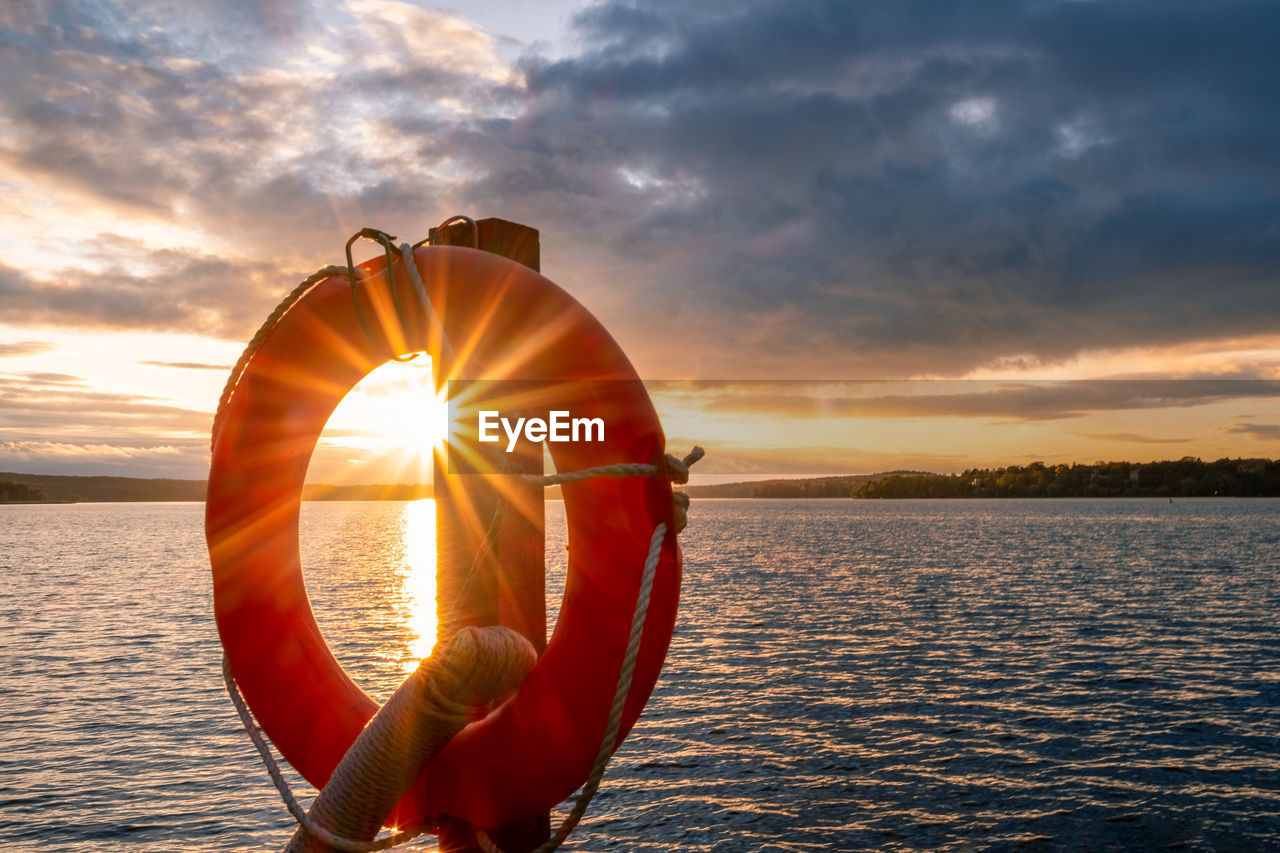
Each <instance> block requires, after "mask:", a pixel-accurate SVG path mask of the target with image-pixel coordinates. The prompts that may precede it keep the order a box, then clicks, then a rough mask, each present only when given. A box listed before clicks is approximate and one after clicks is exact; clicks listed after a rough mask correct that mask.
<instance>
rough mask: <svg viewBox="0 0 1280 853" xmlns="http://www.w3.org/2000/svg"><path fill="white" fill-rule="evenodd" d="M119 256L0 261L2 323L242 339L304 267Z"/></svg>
mask: <svg viewBox="0 0 1280 853" xmlns="http://www.w3.org/2000/svg"><path fill="white" fill-rule="evenodd" d="M129 266H131V267H133V269H128V268H127V267H125V266H124V265H123V264H119V265H115V264H112V265H109V266H107V267H106V268H104V269H102V270H97V271H89V270H84V269H76V268H64V269H60V270H55V271H43V270H42V271H41V274H42V276H48V278H43V277H42V278H36V277H35V276H34V275H32V274H31V273H28V272H26V271H23V270H17V269H14V268H12V267H6V266H4V265H3V264H0V303H3V305H4V306H5V313H4V318H5V321H6V322H8V323H58V324H63V325H78V326H84V327H90V326H107V327H115V328H128V329H154V330H162V331H178V332H197V333H204V334H208V335H213V336H221V337H227V338H231V339H240V338H243V337H245V336H246V335H250V334H252V333H253V330H254V329H255V328H256V327H257V325H258V324H259V323H260V322H261V320H262V317H263V316H265V315H266V313H267V312H268V311H270V309H271V306H272V305H273V304H274V302H275V301H276V300H278V299H279V297H280V296H282V295H283V294H284V293H286V292H288V287H289V286H290V285H287V284H286V283H287V282H290V281H293V282H295V283H296V281H298V280H301V279H302V278H303V277H304V276H305V275H306V273H305V272H302V271H301V270H299V271H296V272H289V271H284V270H282V269H280V268H279V267H276V266H274V265H273V263H272V262H271V261H261V262H259V261H248V260H227V259H222V258H216V257H211V256H208V255H199V254H194V253H192V254H188V253H182V252H176V251H171V250H161V251H144V250H135V251H133V252H131V257H130V258H129Z"/></svg>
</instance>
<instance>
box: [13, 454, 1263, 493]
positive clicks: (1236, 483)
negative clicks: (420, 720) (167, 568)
mask: <svg viewBox="0 0 1280 853" xmlns="http://www.w3.org/2000/svg"><path fill="white" fill-rule="evenodd" d="M205 490H206V488H205V481H204V480H177V479H169V478H149V479H148V478H140V477H91V476H76V475H65V474H18V473H11V472H0V504H6V503H8V504H35V503H121V502H152V501H160V502H169V501H203V500H204V499H205ZM685 491H687V492H688V493H689V496H690V497H693V498H852V499H879V498H896V499H930V498H950V499H955V498H1042V497H1047V498H1069V497H1082V498H1094V497H1131V498H1132V497H1149V498H1166V497H1168V498H1179V497H1182V498H1187V497H1280V462H1278V461H1276V460H1269V459H1243V458H1234V459H1233V458H1224V459H1218V460H1215V461H1213V462H1204V461H1202V460H1200V459H1196V458H1191V457H1184V458H1183V459H1180V460H1176V461H1174V460H1169V461H1163V462H1149V463H1142V464H1138V463H1129V462H1096V463H1094V464H1092V465H1080V464H1077V463H1072V464H1070V465H1067V464H1059V465H1045V464H1043V463H1039V462H1033V463H1032V464H1030V465H1025V466H1019V465H1011V466H1006V467H1003V468H983V469H970V470H968V471H964V472H961V473H959V474H932V473H928V472H921V471H887V472H883V473H879V474H843V475H838V476H829V477H809V478H804V479H779V478H775V479H768V480H747V481H742V482H737V483H721V484H717V485H706V486H687V487H685ZM431 496H432V489H431V486H430V485H427V484H418V483H378V484H368V485H357V486H338V485H332V484H328V483H308V484H307V485H306V486H305V487H304V489H303V495H302V499H303V500H306V501H334V500H357V501H370V500H374V501H377V500H400V501H403V500H420V499H422V498H429V497H431ZM556 496H558V492H548V498H550V499H554V498H555V497H556Z"/></svg>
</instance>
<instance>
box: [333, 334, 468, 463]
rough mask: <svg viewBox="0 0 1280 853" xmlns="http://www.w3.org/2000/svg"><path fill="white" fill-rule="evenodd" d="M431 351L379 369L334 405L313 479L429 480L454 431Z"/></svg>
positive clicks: (390, 363) (389, 363)
mask: <svg viewBox="0 0 1280 853" xmlns="http://www.w3.org/2000/svg"><path fill="white" fill-rule="evenodd" d="M448 422H449V416H448V405H447V404H446V402H445V399H444V394H443V393H437V391H436V388H435V385H434V383H433V381H432V375H431V359H430V357H428V356H426V355H422V356H419V357H418V358H416V359H414V360H413V361H409V362H396V361H389V362H387V363H386V364H383V365H382V366H381V367H378V368H376V369H374V370H373V371H372V372H370V373H369V374H368V375H367V376H365V378H364V379H362V380H361V381H360V382H359V383H358V384H357V385H356V386H355V387H354V388H352V389H351V390H350V391H349V392H347V395H346V397H344V398H343V399H342V402H341V403H339V404H338V407H337V408H336V409H334V411H333V414H332V415H330V416H329V421H328V423H326V424H325V428H324V431H323V432H322V433H321V434H320V440H319V442H318V443H317V445H316V450H315V453H314V454H313V456H312V460H311V466H310V469H309V471H308V479H309V480H311V481H312V482H333V483H351V484H357V483H359V484H364V483H426V482H428V481H430V479H431V465H432V462H431V460H432V454H433V452H434V451H435V450H436V449H437V448H438V447H440V446H441V445H442V444H443V442H444V440H445V436H446V434H447V430H448Z"/></svg>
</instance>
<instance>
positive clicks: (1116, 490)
mask: <svg viewBox="0 0 1280 853" xmlns="http://www.w3.org/2000/svg"><path fill="white" fill-rule="evenodd" d="M1213 495H1222V496H1234V497H1276V496H1280V462H1278V461H1275V460H1267V459H1218V460H1216V461H1214V462H1205V461H1202V460H1201V459H1198V458H1196V457H1191V456H1187V457H1183V458H1182V459H1179V460H1177V461H1164V462H1145V463H1141V464H1139V463H1131V462H1097V463H1094V464H1093V465H1082V464H1079V463H1072V464H1071V465H1066V464H1059V465H1046V464H1045V463H1043V462H1032V463H1031V464H1030V465H1025V466H1023V465H1009V466H1007V467H1004V468H971V469H969V470H967V471H964V472H962V473H959V474H916V473H910V474H886V475H882V476H879V477H875V478H873V479H871V480H868V481H866V482H863V483H858V484H856V485H854V486H853V488H852V489H851V491H850V496H851V497H854V498H1039V497H1048V498H1071V497H1085V498H1093V497H1159V498H1163V497H1208V496H1213Z"/></svg>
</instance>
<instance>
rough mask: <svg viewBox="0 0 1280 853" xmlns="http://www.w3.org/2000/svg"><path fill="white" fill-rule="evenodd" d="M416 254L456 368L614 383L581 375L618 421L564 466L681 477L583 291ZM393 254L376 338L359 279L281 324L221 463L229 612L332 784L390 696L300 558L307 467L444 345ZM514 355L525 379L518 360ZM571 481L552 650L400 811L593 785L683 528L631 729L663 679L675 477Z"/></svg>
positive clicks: (288, 744)
mask: <svg viewBox="0 0 1280 853" xmlns="http://www.w3.org/2000/svg"><path fill="white" fill-rule="evenodd" d="M414 260H415V263H416V265H417V268H418V270H419V272H420V273H421V276H422V280H423V281H424V283H425V285H426V290H427V295H428V298H429V300H430V303H431V304H432V305H433V306H434V307H435V310H436V311H437V312H438V315H439V317H440V319H441V322H442V324H443V328H444V332H445V334H446V335H447V337H448V338H449V339H450V340H452V341H453V342H454V344H455V346H457V348H458V355H457V357H458V358H460V359H463V360H464V362H463V363H462V364H460V365H459V366H458V367H457V368H456V375H459V376H462V377H466V378H474V379H499V380H506V379H520V380H552V381H556V382H567V381H570V380H606V381H604V382H600V383H595V382H583V383H580V384H581V385H582V387H583V388H584V389H587V388H589V389H591V391H590V393H588V394H584V395H581V397H580V399H576V400H573V401H571V405H572V407H573V409H574V414H575V415H577V414H582V415H587V416H590V417H603V418H604V420H605V423H606V425H607V429H606V431H605V440H604V441H603V442H582V441H579V442H573V443H561V444H551V445H549V446H550V449H551V455H552V458H553V460H554V462H555V465H556V468H557V469H558V470H561V471H569V470H577V469H582V468H589V467H593V466H596V465H606V464H612V463H616V462H641V463H647V464H652V465H656V466H658V468H657V470H659V471H662V470H665V468H664V466H663V459H664V451H665V446H664V444H665V441H664V437H663V434H662V429H661V426H660V425H659V423H658V418H657V415H656V413H655V412H654V410H653V406H652V404H651V402H650V401H649V398H648V395H647V394H646V393H645V391H644V389H643V386H642V385H641V384H640V382H639V380H638V378H637V376H636V373H635V371H634V369H633V368H632V367H631V364H630V363H629V362H628V361H627V358H626V357H625V356H624V355H623V353H622V351H621V349H620V348H619V347H618V345H617V344H616V343H615V342H614V340H613V339H612V338H611V337H610V336H609V334H608V332H606V331H605V329H604V328H603V327H602V326H601V325H600V323H599V322H598V321H597V320H596V319H595V318H594V317H592V316H591V314H590V313H589V312H588V311H587V310H586V309H585V308H583V307H582V306H581V305H580V304H579V303H578V302H577V301H575V300H574V299H573V298H572V297H571V296H569V295H568V294H567V293H565V292H564V291H563V290H561V289H560V288H559V287H557V286H556V285H555V284H553V283H552V282H551V281H549V280H548V279H546V278H544V277H542V276H541V275H539V274H537V273H535V272H533V271H532V270H530V269H528V268H526V267H523V266H521V265H519V264H516V263H514V262H512V261H508V260H506V259H504V258H501V257H499V256H496V255H493V254H489V253H486V252H480V251H477V250H474V249H465V248H457V247H445V246H434V247H433V246H428V247H422V248H418V249H416V250H415V251H414ZM383 267H384V261H383V260H382V259H381V258H379V259H376V260H375V261H372V262H369V263H366V264H363V265H361V269H362V270H363V273H362V276H363V278H364V282H363V283H362V285H361V289H360V294H361V299H362V300H363V301H364V302H365V305H366V308H365V310H364V311H363V312H362V313H363V314H364V316H365V321H366V322H367V323H368V325H369V329H370V332H371V334H370V333H366V331H365V329H364V328H363V327H362V325H361V322H360V320H359V319H358V318H357V316H356V313H355V312H354V311H353V310H352V296H351V293H350V290H349V287H348V281H347V278H346V277H345V276H343V275H336V276H331V277H329V278H327V279H325V280H324V281H321V282H319V283H318V284H316V285H315V286H314V287H313V288H312V289H311V290H309V291H308V292H306V293H305V295H303V296H302V297H301V298H300V299H299V301H298V302H297V303H295V304H294V305H293V306H292V307H290V308H289V310H288V311H287V312H286V313H285V314H284V315H283V316H282V317H281V318H280V319H279V321H278V323H277V324H276V325H275V326H274V327H273V328H272V329H271V330H270V332H269V333H267V335H266V336H265V338H264V339H263V340H262V341H261V344H260V346H259V347H258V349H257V350H256V352H255V353H254V355H253V357H252V358H251V359H250V361H249V363H248V365H247V366H246V368H245V370H244V373H243V374H242V375H241V377H240V379H239V382H238V383H237V385H236V387H235V390H234V392H233V393H232V395H231V396H230V398H229V399H228V400H227V402H226V404H225V409H224V417H223V418H222V419H221V420H220V422H219V425H218V427H217V432H216V434H215V436H214V445H213V459H212V463H211V466H210V470H209V487H208V498H207V504H206V517H205V528H206V535H207V538H208V544H209V556H210V561H211V563H212V568H213V590H214V611H215V615H216V618H217V624H218V632H219V634H220V635H221V639H222V645H223V648H224V650H225V652H226V656H227V660H228V663H229V665H230V668H231V672H232V674H233V675H234V677H235V679H236V681H237V682H238V684H239V686H240V689H241V691H242V692H243V695H244V697H245V699H246V700H247V702H248V704H249V707H250V708H251V709H252V710H253V713H254V715H255V716H256V717H257V718H258V721H259V723H260V725H261V726H262V729H263V730H264V731H265V732H266V734H267V735H268V736H269V737H270V738H271V740H272V741H273V742H274V743H275V745H276V747H277V749H279V751H280V752H281V754H282V755H284V757H285V758H286V759H287V760H288V761H289V763H290V764H292V765H293V766H294V768H295V769H297V770H298V772H300V773H301V774H302V775H303V776H304V777H305V778H306V779H307V780H308V781H309V782H310V783H311V784H313V785H315V786H317V787H321V786H323V785H324V783H325V782H326V781H327V780H328V778H329V775H330V774H331V773H332V772H333V769H334V767H335V766H336V765H337V764H338V761H339V760H340V759H341V758H342V756H343V754H344V753H345V752H346V750H347V748H348V746H350V744H351V743H352V741H354V740H355V738H356V735H357V734H358V733H359V732H360V730H361V729H362V728H363V727H364V725H365V723H366V722H368V720H369V719H370V717H372V716H373V714H374V713H375V712H376V711H377V707H378V706H377V704H376V703H375V702H374V701H373V700H372V699H370V698H369V697H368V696H366V695H365V694H364V693H363V692H362V691H361V690H360V688H359V687H357V686H356V685H355V683H354V682H352V680H351V679H350V678H349V677H348V676H347V674H346V673H345V672H344V671H343V669H342V667H341V666H340V665H339V663H338V662H337V660H335V659H334V657H333V654H332V653H331V652H330V650H329V648H328V646H327V645H326V643H325V640H324V638H323V636H321V633H320V630H319V628H318V627H317V626H316V621H315V617H314V616H313V614H312V611H311V605H310V603H309V601H308V599H307V593H306V588H305V585H304V583H303V577H302V568H301V564H300V560H299V555H298V517H299V509H300V504H301V496H302V486H303V481H304V479H305V476H306V471H307V464H308V462H309V460H310V457H311V453H312V450H313V448H314V446H315V443H316V440H317V438H318V437H319V435H320V432H321V430H322V429H323V428H324V425H325V422H326V421H327V419H328V417H329V415H330V413H331V412H332V411H333V409H334V408H335V407H336V406H337V404H338V403H339V401H341V399H342V398H343V396H344V395H345V394H346V393H347V392H348V391H349V390H350V389H351V388H352V387H353V386H354V385H355V384H356V383H357V382H358V381H359V380H360V379H361V378H362V377H364V376H365V375H366V374H367V373H368V372H369V371H371V370H373V369H374V368H375V367H377V366H378V365H380V364H382V363H384V362H385V361H387V360H388V358H390V357H391V356H392V355H394V354H396V353H401V352H410V351H414V350H421V349H426V348H427V346H428V341H429V339H431V337H432V332H431V330H430V329H429V328H428V323H427V320H426V319H425V316H420V315H419V314H420V312H419V313H415V314H414V315H413V316H409V317H407V318H405V319H403V320H401V319H400V318H399V317H398V315H397V313H396V312H395V310H394V306H395V305H396V304H399V305H410V304H414V300H415V299H416V297H415V295H414V290H413V287H412V286H411V284H410V282H409V280H408V277H407V275H406V272H405V270H404V268H403V264H402V263H396V264H394V266H393V269H392V273H393V279H394V281H393V283H391V284H390V285H389V284H388V282H387V276H385V275H382V274H380V273H381V271H382V270H383ZM393 288H394V292H393ZM393 297H394V299H393ZM370 309H372V310H371V311H370ZM460 342H465V346H459V343H460ZM513 351H518V352H519V355H520V357H519V359H518V362H519V367H518V375H512V373H511V371H512V368H510V367H506V366H504V365H510V364H512V362H513V359H512V358H511V355H512V354H513ZM616 380H624V381H616ZM560 399H564V398H563V397H561V398H560ZM563 494H564V500H565V508H566V514H567V516H568V528H569V531H568V533H569V564H568V577H567V582H566V587H565V597H564V602H563V604H562V607H561V611H560V616H559V619H558V621H557V624H556V627H555V631H554V633H553V635H552V637H551V638H550V641H549V642H548V644H547V648H546V651H545V652H544V653H543V655H542V657H541V659H540V660H539V662H538V664H537V666H536V667H535V668H534V670H533V672H532V674H530V676H529V677H528V679H526V680H525V682H524V683H523V684H522V685H521V687H520V688H519V690H518V691H517V692H516V693H515V695H514V696H513V697H512V698H511V699H510V700H509V701H507V702H506V703H505V704H503V705H501V706H500V707H499V708H497V709H496V710H495V711H494V712H493V713H491V714H489V715H488V716H487V717H485V718H484V719H483V720H480V721H477V722H474V723H472V724H471V725H469V726H467V728H465V729H464V730H463V731H462V732H461V733H460V734H459V735H458V736H457V737H456V738H455V739H454V740H453V741H452V742H451V743H450V745H449V746H448V747H447V748H446V749H445V750H444V752H442V753H441V754H440V755H439V756H438V757H436V758H435V759H434V760H433V761H432V762H431V763H430V764H429V765H428V766H427V767H426V768H424V770H423V772H422V774H421V775H420V776H419V778H418V780H417V782H416V783H415V784H414V786H413V788H411V789H410V791H409V792H408V793H407V794H406V795H405V797H404V798H403V799H402V800H401V801H400V803H399V805H398V806H397V807H396V811H395V812H394V813H393V815H392V821H391V822H392V823H393V824H394V825H397V826H400V827H408V826H419V825H424V824H426V825H429V824H432V823H434V822H435V820H436V819H437V818H438V817H439V816H441V815H450V816H453V817H457V818H462V819H464V820H467V821H469V822H471V823H473V824H475V825H477V826H480V827H484V828H489V829H492V828H497V827H501V826H504V825H508V824H510V823H513V822H515V821H518V820H522V819H525V818H528V817H531V816H533V815H536V814H538V813H541V812H545V811H546V810H547V809H549V808H550V807H551V806H553V805H554V804H556V803H558V802H560V801H561V800H563V799H564V798H565V797H567V796H568V795H569V794H571V793H572V792H573V790H574V789H575V788H576V787H577V786H578V785H580V784H581V783H582V782H583V780H584V779H585V778H586V777H587V775H588V773H589V772H590V769H591V766H592V763H593V761H594V759H595V756H596V752H597V751H598V749H599V746H600V741H601V739H602V737H603V734H604V731H605V725H606V722H607V718H608V712H609V706H610V703H611V700H612V694H613V691H614V688H615V687H616V683H617V678H618V672H619V669H620V667H621V664H622V660H623V655H624V652H625V649H626V644H627V636H628V629H629V623H630V621H631V617H632V615H633V612H634V609H635V603H636V596H637V591H638V589H639V585H640V578H641V572H642V568H643V563H644V561H645V557H646V555H647V552H648V549H649V540H650V538H651V536H652V534H653V530H654V528H655V527H656V525H657V524H658V523H659V522H666V524H667V531H668V533H667V536H666V539H665V541H664V542H663V545H662V553H661V558H660V561H659V563H658V567H657V572H656V575H655V578H654V582H653V591H652V597H651V600H650V605H649V611H648V615H647V617H646V621H645V629H644V635H643V637H644V638H643V641H642V644H641V647H640V652H639V657H638V659H637V663H636V668H635V676H634V680H633V682H632V685H631V690H630V693H629V694H628V697H627V702H626V706H625V710H624V713H623V718H622V728H621V730H620V733H619V736H618V742H621V740H622V739H623V738H624V737H625V736H626V734H627V732H628V731H629V730H630V729H631V727H632V725H634V723H635V721H636V719H637V717H638V716H639V715H640V712H641V710H642V709H643V707H644V704H645V702H646V701H647V699H648V697H649V694H650V692H651V691H652V690H653V686H654V683H655V682H656V680H657V677H658V672H659V670H660V669H661V667H662V663H663V660H664V658H665V656H666V652H667V646H668V644H669V642H670V639H671V633H672V629H673V627H674V623H675V615H676V604H677V600H678V597H679V589H680V574H681V562H680V551H679V547H678V545H677V544H676V539H675V532H674V530H675V526H674V524H673V519H672V503H671V487H670V483H669V481H668V479H667V477H666V476H662V475H655V476H645V477H631V478H605V479H595V480H588V481H584V482H579V483H573V484H570V485H566V486H564V487H563Z"/></svg>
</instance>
